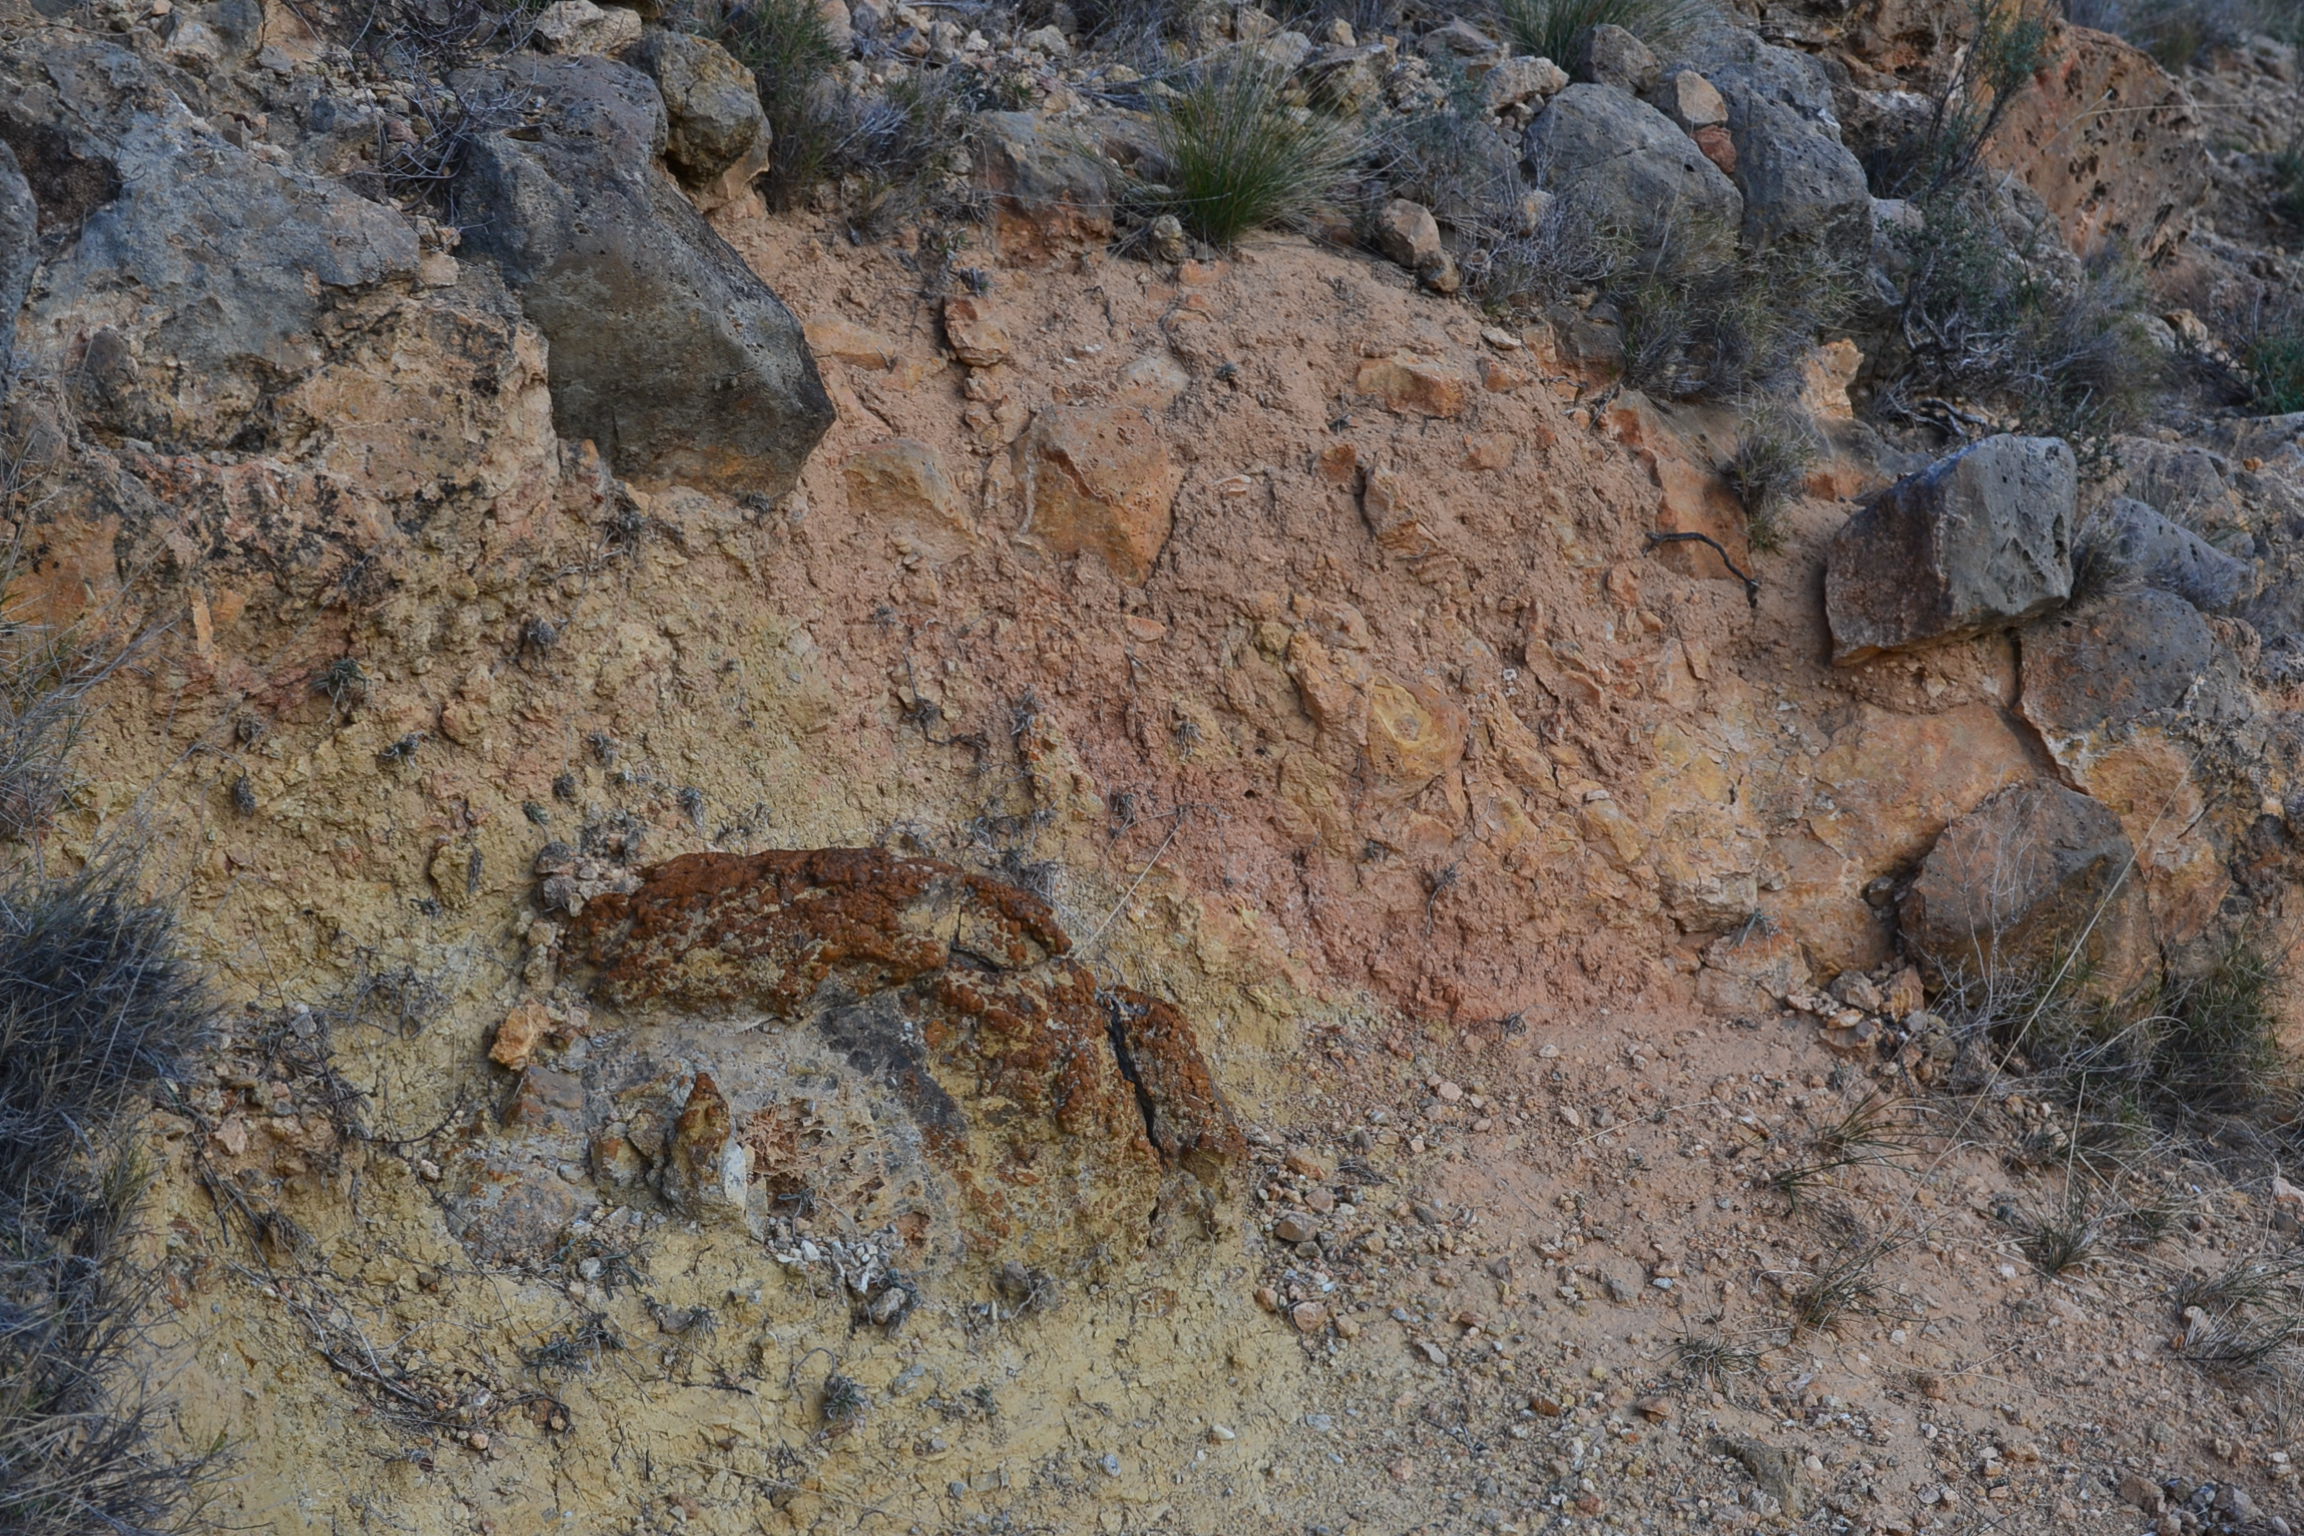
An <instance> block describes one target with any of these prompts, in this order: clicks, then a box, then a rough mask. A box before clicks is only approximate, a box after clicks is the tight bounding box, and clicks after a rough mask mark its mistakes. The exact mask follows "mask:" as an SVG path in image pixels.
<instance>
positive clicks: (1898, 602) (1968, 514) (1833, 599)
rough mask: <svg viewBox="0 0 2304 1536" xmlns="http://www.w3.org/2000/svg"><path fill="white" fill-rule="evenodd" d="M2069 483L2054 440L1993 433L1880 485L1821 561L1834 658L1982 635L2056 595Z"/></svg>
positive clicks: (2063, 454)
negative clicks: (1921, 468) (1822, 563)
mask: <svg viewBox="0 0 2304 1536" xmlns="http://www.w3.org/2000/svg"><path fill="white" fill-rule="evenodd" d="M2078 486H2079V480H2078V469H2077V466H2076V464H2075V463H2074V460H2073V457H2072V450H2071V448H2070V447H2069V446H2067V445H2066V444H2065V443H2064V441H2063V440H2062V439H2061V438H2052V437H2005V436H2003V437H1989V438H1986V439H1985V440H1984V441H1982V442H1980V443H1977V444H1974V445H1973V446H1971V447H1968V448H1964V449H1962V450H1961V451H1960V452H1958V453H1955V454H1952V455H1950V456H1948V457H1946V458H1943V459H1939V460H1938V461H1937V462H1936V463H1934V464H1931V465H1930V466H1928V468H1926V469H1924V470H1921V471H1920V472H1919V473H1918V474H1914V475H1907V476H1905V477H1904V478H1903V479H1902V480H1899V481H1897V482H1896V483H1895V484H1894V485H1892V486H1890V487H1889V488H1888V489H1887V490H1885V491H1883V492H1881V493H1880V494H1879V495H1878V496H1877V497H1875V498H1873V500H1872V501H1871V502H1870V503H1869V504H1868V505H1866V506H1865V507H1864V508H1863V509H1862V510H1861V511H1859V512H1858V513H1857V514H1856V515H1855V516H1854V517H1851V518H1850V519H1848V521H1847V523H1846V524H1845V525H1844V526H1843V527H1842V528H1841V529H1840V531H1839V533H1838V534H1836V535H1834V537H1833V540H1832V545H1831V549H1830V551H1829V552H1828V553H1827V555H1826V557H1825V567H1824V614H1825V618H1826V619H1827V621H1828V622H1829V623H1830V624H1831V627H1832V659H1833V661H1834V662H1835V663H1837V664H1840V665H1843V666H1845V665H1849V664H1852V663H1855V662H1859V661H1865V660H1868V659H1870V658H1871V657H1874V656H1877V655H1879V654H1880V653H1882V652H1883V651H1893V650H1897V649H1901V648H1903V647H1906V646H1914V645H1925V644H1929V643H1932V642H1936V641H1943V640H1954V639H1961V638H1964V637H1966V636H1969V635H1976V634H1982V633H1984V632H1986V631H1988V630H1993V629H2000V628H2005V627H2007V626H2009V625H2011V624H2018V623H2021V622H2023V621H2024V620H2026V619H2029V618H2032V617H2034V616H2036V615H2038V614H2042V613H2045V612H2047V611H2048V610H2050V609H2052V608H2055V607H2057V606H2058V605H2059V604H2061V603H2063V602H2064V601H2065V599H2066V598H2068V597H2070V596H2071V594H2072V519H2073V508H2074V504H2075V501H2076V500H2077V497H2078Z"/></svg>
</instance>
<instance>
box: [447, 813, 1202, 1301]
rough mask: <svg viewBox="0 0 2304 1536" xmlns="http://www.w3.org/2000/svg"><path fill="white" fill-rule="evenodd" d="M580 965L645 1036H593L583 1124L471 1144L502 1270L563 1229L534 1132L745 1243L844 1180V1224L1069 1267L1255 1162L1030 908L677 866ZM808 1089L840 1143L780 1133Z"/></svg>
mask: <svg viewBox="0 0 2304 1536" xmlns="http://www.w3.org/2000/svg"><path fill="white" fill-rule="evenodd" d="M568 944H569V947H570V949H571V950H572V951H573V955H574V958H575V959H577V960H579V961H581V962H583V963H586V964H588V965H590V966H591V967H592V977H593V979H592V982H591V991H592V995H593V997H594V999H595V1000H597V1001H598V1002H600V1003H602V1004H606V1005H608V1006H610V1007H612V1008H614V1009H617V1010H619V1011H620V1012H621V1013H622V1014H623V1016H624V1017H625V1018H626V1019H627V1020H628V1021H631V1022H633V1023H635V1024H639V1023H642V1022H645V1025H646V1027H645V1028H644V1029H641V1030H638V1031H636V1032H635V1033H634V1034H632V1035H631V1036H630V1037H628V1038H623V1039H618V1040H615V1041H613V1042H610V1041H608V1040H605V1039H603V1038H602V1037H601V1031H600V1029H599V1027H598V1024H597V1022H596V1023H595V1029H594V1034H595V1040H594V1042H593V1050H592V1052H591V1056H590V1069H589V1072H588V1074H587V1079H586V1081H587V1084H588V1087H587V1089H586V1091H583V1092H581V1093H580V1094H578V1095H577V1099H578V1100H579V1104H578V1105H569V1104H562V1105H560V1107H559V1108H558V1109H557V1110H555V1111H553V1112H551V1113H540V1114H537V1115H529V1116H515V1115H510V1114H508V1115H507V1116H506V1117H505V1118H506V1121H507V1125H508V1126H509V1127H510V1128H511V1129H513V1130H514V1131H515V1132H516V1133H518V1134H517V1135H516V1136H515V1137H513V1138H511V1144H510V1145H505V1144H500V1143H496V1142H485V1141H484V1142H482V1143H481V1144H480V1145H479V1146H478V1147H477V1148H476V1150H475V1153H474V1157H475V1161H476V1166H477V1167H481V1168H485V1169H488V1170H492V1172H490V1173H488V1174H486V1175H485V1176H475V1177H474V1178H473V1179H472V1188H473V1190H474V1195H473V1197H472V1198H471V1199H469V1200H468V1201H467V1202H466V1205H465V1217H464V1221H465V1231H466V1239H467V1241H470V1242H473V1243H475V1244H476V1245H477V1246H480V1247H482V1248H485V1249H489V1250H491V1251H498V1252H506V1251H516V1250H518V1249H521V1248H523V1247H525V1246H532V1245H534V1244H537V1243H540V1242H546V1241H549V1240H550V1238H551V1235H552V1230H553V1227H554V1224H555V1222H556V1221H564V1220H565V1219H566V1213H567V1208H568V1201H569V1199H570V1198H571V1197H569V1196H568V1195H567V1193H566V1192H565V1191H563V1190H560V1189H558V1188H557V1181H547V1182H546V1183H545V1184H544V1185H543V1193H542V1194H541V1195H539V1194H536V1193H533V1191H534V1189H535V1188H536V1186H537V1181H536V1180H535V1179H534V1178H532V1177H529V1176H526V1175H522V1174H520V1173H519V1172H518V1171H517V1170H518V1169H519V1167H520V1166H521V1161H522V1158H523V1156H524V1154H523V1151H522V1147H521V1143H520V1137H522V1136H525V1137H528V1138H531V1139H536V1138H541V1139H542V1141H543V1142H545V1143H553V1144H556V1145H557V1147H558V1151H557V1153H556V1154H555V1153H550V1152H547V1153H543V1154H540V1155H544V1156H546V1157H547V1159H549V1157H550V1156H553V1155H557V1156H558V1157H559V1158H560V1159H561V1160H562V1161H563V1162H567V1161H575V1162H588V1163H589V1165H590V1167H591V1168H592V1170H593V1172H594V1176H595V1178H596V1179H599V1180H601V1181H602V1182H603V1183H604V1184H605V1185H606V1186H607V1187H609V1188H610V1189H613V1190H621V1191H623V1192H625V1193H627V1194H629V1193H631V1192H633V1191H637V1190H641V1189H645V1188H648V1187H651V1186H652V1187H654V1188H655V1189H656V1190H658V1191H659V1192H660V1193H662V1194H663V1195H664V1197H665V1198H666V1199H667V1200H669V1201H671V1202H672V1203H673V1204H674V1205H675V1207H676V1208H678V1209H680V1210H683V1211H685V1212H687V1213H689V1214H691V1215H694V1216H699V1217H719V1218H738V1217H740V1218H744V1219H749V1220H751V1221H754V1222H758V1221H760V1220H762V1219H764V1218H766V1217H769V1216H773V1215H775V1214H777V1210H776V1208H775V1201H776V1199H777V1198H778V1197H793V1198H797V1197H798V1196H799V1194H801V1193H803V1192H813V1193H812V1194H811V1198H813V1197H814V1195H818V1194H820V1195H826V1196H829V1195H831V1194H833V1193H835V1190H834V1188H833V1185H834V1184H835V1183H836V1184H837V1192H838V1194H839V1198H840V1200H841V1202H842V1205H843V1208H844V1209H847V1210H849V1211H850V1212H851V1214H854V1215H856V1216H857V1218H858V1222H859V1226H860V1227H862V1228H864V1229H867V1230H869V1229H870V1228H871V1227H873V1226H875V1225H878V1224H881V1223H885V1224H887V1225H888V1226H890V1227H891V1228H893V1229H896V1230H899V1231H902V1232H904V1233H905V1235H906V1239H905V1240H906V1241H907V1242H908V1243H910V1244H911V1245H912V1246H913V1247H914V1248H916V1249H923V1250H935V1251H938V1252H940V1253H942V1255H943V1256H944V1257H945V1258H947V1259H953V1260H960V1259H966V1258H969V1257H975V1258H982V1259H990V1260H992V1261H994V1262H995V1263H1005V1262H1021V1263H1025V1264H1031V1265H1047V1266H1052V1267H1057V1268H1061V1269H1070V1268H1073V1267H1076V1266H1078V1265H1079V1264H1081V1263H1084V1262H1085V1261H1086V1256H1087V1255H1089V1254H1090V1253H1092V1252H1093V1251H1095V1250H1097V1249H1098V1248H1099V1247H1101V1246H1103V1245H1106V1244H1121V1245H1137V1244H1141V1243H1142V1242H1143V1241H1144V1240H1145V1239H1146V1238H1147V1237H1148V1236H1151V1235H1154V1233H1153V1231H1152V1229H1149V1228H1147V1225H1146V1222H1147V1219H1148V1217H1149V1216H1151V1214H1152V1213H1154V1212H1155V1211H1156V1210H1159V1211H1164V1212H1175V1211H1178V1210H1179V1209H1180V1208H1182V1209H1185V1210H1189V1211H1191V1212H1194V1213H1197V1214H1199V1215H1200V1216H1202V1217H1206V1216H1209V1215H1211V1214H1213V1212H1214V1210H1215V1208H1216V1204H1217V1202H1218V1201H1219V1199H1220V1198H1221V1197H1222V1195H1223V1194H1224V1192H1225V1191H1226V1189H1227V1186H1228V1185H1229V1183H1230V1182H1231V1177H1232V1172H1233V1170H1234V1169H1235V1167H1237V1166H1238V1164H1239V1163H1240V1161H1241V1159H1242V1158H1243V1156H1244V1155H1245V1147H1244V1144H1243V1142H1242V1140H1241V1138H1240V1133H1239V1132H1238V1130H1237V1129H1235V1127H1234V1125H1233V1121H1232V1117H1231V1113H1230V1110H1229V1109H1228V1108H1227V1107H1226V1105H1225V1102H1224V1099H1223V1096H1222V1094H1221V1093H1219V1092H1218V1091H1217V1088H1216V1086H1215V1083H1214V1080H1213V1078H1212V1077H1211V1075H1210V1073H1209V1070H1208V1066H1207V1063H1206V1062H1205V1061H1204V1060H1203V1059H1202V1057H1201V1055H1200V1051H1199V1048H1198V1046H1197V1044H1196V1042H1195V1040H1194V1036H1193V1031H1192V1028H1191V1025H1190V1024H1189V1022H1188V1021H1187V1020H1186V1019H1185V1018H1184V1016H1183V1015H1182V1014H1181V1013H1180V1012H1179V1011H1177V1010H1176V1009H1175V1008H1174V1007H1172V1006H1170V1005H1169V1004H1167V1003H1164V1002H1161V1001H1159V1000H1158V999H1155V998H1150V997H1145V996H1142V995H1141V994H1138V993H1135V992H1131V991H1128V990H1126V989H1124V988H1106V987H1102V986H1100V985H1099V984H1098V982H1097V980H1096V978H1095V977H1094V976H1093V975H1091V974H1090V973H1089V971H1088V969H1087V968H1086V967H1085V966H1083V965H1081V964H1080V963H1079V962H1078V961H1076V960H1074V959H1072V958H1071V957H1070V948H1071V945H1070V941H1069V939H1068V938H1067V937H1066V936H1065V934H1064V932H1063V930H1062V928H1061V927H1059V926H1058V924H1057V922H1056V919H1055V915H1054V914H1053V913H1052V912H1051V911H1050V910H1049V908H1048V906H1047V905H1046V903H1044V902H1042V901H1041V900H1040V899H1039V898H1037V897H1035V896H1032V895H1031V894H1029V893H1027V892H1025V891H1023V890H1020V889H1018V888H1016V887H1014V886H1009V885H1003V884H1001V883H1000V882H998V881H995V880H990V879H986V878H984V877H982V876H977V875H970V874H967V873H965V872H963V871H961V870H958V869H955V868H953V867H952V866H950V865H946V864H941V863H938V862H935V861H933V860H928V859H912V858H902V857H898V856H896V855H893V854H889V853H886V852H883V851H881V850H878V849H870V848H834V849H824V850H820V851H815V852H798V851H793V852H786V851H774V852H767V853H760V854H753V855H749V856H742V855H732V854H710V853H706V854H690V855H687V856H684V857H681V858H677V859H673V860H671V861H669V862H667V863H665V864H661V865H658V866H656V867H655V868H653V869H650V870H647V871H644V872H642V874H641V876H640V879H639V882H638V888H637V889H635V890H632V891H630V892H629V893H625V894H610V895H606V896H603V897H601V898H599V899H597V900H595V901H593V902H591V903H589V904H587V905H586V906H585V908H584V910H583V912H582V913H581V914H579V915H578V916H577V917H576V918H575V919H574V921H573V924H572V926H571V928H570V930H569V936H568ZM674 1041H677V1042H679V1043H678V1046H677V1048H676V1049H675V1047H674V1046H673V1044H672V1042H674ZM675 1058H677V1060H676V1062H675ZM537 1074H545V1077H546V1078H548V1079H551V1080H559V1079H561V1077H562V1074H559V1073H557V1072H556V1071H554V1070H553V1069H551V1068H549V1067H545V1066H540V1065H537V1066H530V1067H529V1068H528V1069H527V1072H526V1074H524V1076H523V1079H522V1081H523V1082H527V1081H530V1080H531V1079H535V1078H536V1077H537ZM807 1084H817V1085H819V1087H818V1088H817V1089H816V1090H814V1091H812V1092H810V1093H808V1094H807V1095H805V1097H806V1098H807V1100H808V1102H809V1103H810V1104H811V1105H812V1106H813V1107H812V1108H811V1109H810V1110H809V1111H808V1115H809V1116H811V1117H814V1118H816V1119H819V1120H821V1119H822V1118H824V1117H826V1116H831V1115H834V1114H835V1110H834V1109H833V1108H830V1107H827V1095H826V1094H825V1093H824V1092H823V1088H824V1087H826V1086H829V1085H834V1084H836V1085H837V1088H836V1091H835V1092H834V1093H832V1094H831V1095H830V1096H829V1097H830V1098H831V1099H836V1100H837V1101H838V1103H839V1106H840V1108H839V1109H838V1111H837V1114H838V1116H840V1117H842V1118H841V1121H840V1123H841V1125H842V1127H843V1130H842V1134H841V1136H840V1137H839V1139H838V1144H837V1145H825V1146H819V1144H818V1141H817V1139H814V1138H807V1137H799V1136H796V1135H793V1134H790V1131H789V1126H788V1125H787V1124H786V1122H787V1121H788V1120H789V1119H790V1117H791V1116H792V1115H793V1114H794V1113H795V1111H794V1109H793V1107H792V1106H793V1103H794V1100H793V1093H794V1090H795V1089H796V1088H797V1087H800V1086H802V1085H807ZM530 1096H531V1097H532V1096H533V1095H530ZM558 1097H559V1098H560V1099H565V1098H566V1097H567V1095H566V1094H565V1093H562V1094H561V1095H559V1096H558ZM521 1099H522V1093H521V1091H519V1090H517V1089H516V1090H515V1094H514V1102H515V1103H518V1102H520V1101H521ZM555 1102H557V1100H555ZM811 1148H814V1149H815V1150H811ZM858 1180H862V1181H863V1183H862V1186H861V1188H862V1190H863V1193H860V1194H859V1193H851V1192H850V1191H851V1190H852V1189H853V1188H855V1187H857V1184H856V1181H858ZM747 1181H754V1182H759V1183H762V1184H765V1185H766V1186H768V1188H767V1189H766V1190H765V1191H764V1192H763V1193H761V1194H760V1195H758V1196H757V1197H748V1196H747V1194H746V1188H747ZM555 1197H556V1198H555Z"/></svg>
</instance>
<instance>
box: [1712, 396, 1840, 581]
mask: <svg viewBox="0 0 2304 1536" xmlns="http://www.w3.org/2000/svg"><path fill="white" fill-rule="evenodd" d="M1820 452H1821V444H1820V443H1819V442H1818V441H1817V435H1816V423H1815V422H1814V421H1812V420H1810V419H1809V416H1808V413H1807V412H1806V411H1805V410H1803V409H1802V408H1801V407H1800V405H1799V404H1798V402H1796V401H1793V400H1790V399H1787V398H1785V397H1784V396H1782V395H1763V396H1761V397H1760V398H1759V399H1758V400H1756V401H1754V402H1753V403H1752V404H1751V405H1750V406H1749V407H1748V408H1747V409H1746V410H1745V412H1744V420H1743V430H1742V431H1741V432H1740V433H1739V434H1738V436H1737V440H1736V454H1735V457H1734V458H1732V459H1730V460H1729V462H1728V484H1729V486H1730V488H1731V489H1733V490H1734V491H1735V492H1736V496H1737V499H1738V500H1740V501H1742V502H1743V503H1744V517H1745V524H1746V533H1747V535H1748V536H1749V537H1750V539H1751V541H1752V547H1753V548H1754V549H1757V550H1760V551H1762V552H1763V553H1765V552H1768V551H1770V550H1774V549H1777V548H1779V547H1780V546H1781V545H1782V543H1783V533H1782V531H1781V530H1780V529H1779V528H1778V527H1777V524H1776V513H1777V510H1778V509H1779V508H1780V507H1781V506H1782V505H1783V503H1784V501H1785V500H1786V499H1787V498H1788V497H1791V496H1794V495H1797V494H1798V493H1799V491H1800V490H1801V488H1802V487H1803V486H1804V485H1806V484H1807V481H1808V471H1809V470H1810V469H1811V468H1812V467H1813V466H1814V465H1815V463H1816V460H1817V457H1818V455H1819V453H1820Z"/></svg>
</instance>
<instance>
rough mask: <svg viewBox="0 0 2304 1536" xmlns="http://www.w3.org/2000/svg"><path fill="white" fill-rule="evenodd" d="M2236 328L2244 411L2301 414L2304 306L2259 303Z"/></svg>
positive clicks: (2264, 413) (2303, 405)
mask: <svg viewBox="0 0 2304 1536" xmlns="http://www.w3.org/2000/svg"><path fill="white" fill-rule="evenodd" d="M2238 328H2239V331H2240V339H2239V345H2238V347H2237V348H2236V349H2235V350H2236V352H2237V355H2238V360H2239V363H2240V368H2241V372H2242V374H2243V375H2244V376H2245V383H2246V386H2247V390H2248V408H2249V409H2250V410H2252V411H2256V412H2258V413H2260V414H2262V415H2266V416H2286V415H2288V414H2290V413H2291V412H2295V411H2304V304H2298V303H2296V302H2294V301H2290V302H2288V303H2285V304H2260V305H2258V306H2257V307H2256V308H2255V309H2253V310H2252V311H2250V312H2249V313H2248V314H2246V315H2245V316H2243V317H2242V319H2241V321H2240V325H2239V327H2238Z"/></svg>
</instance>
